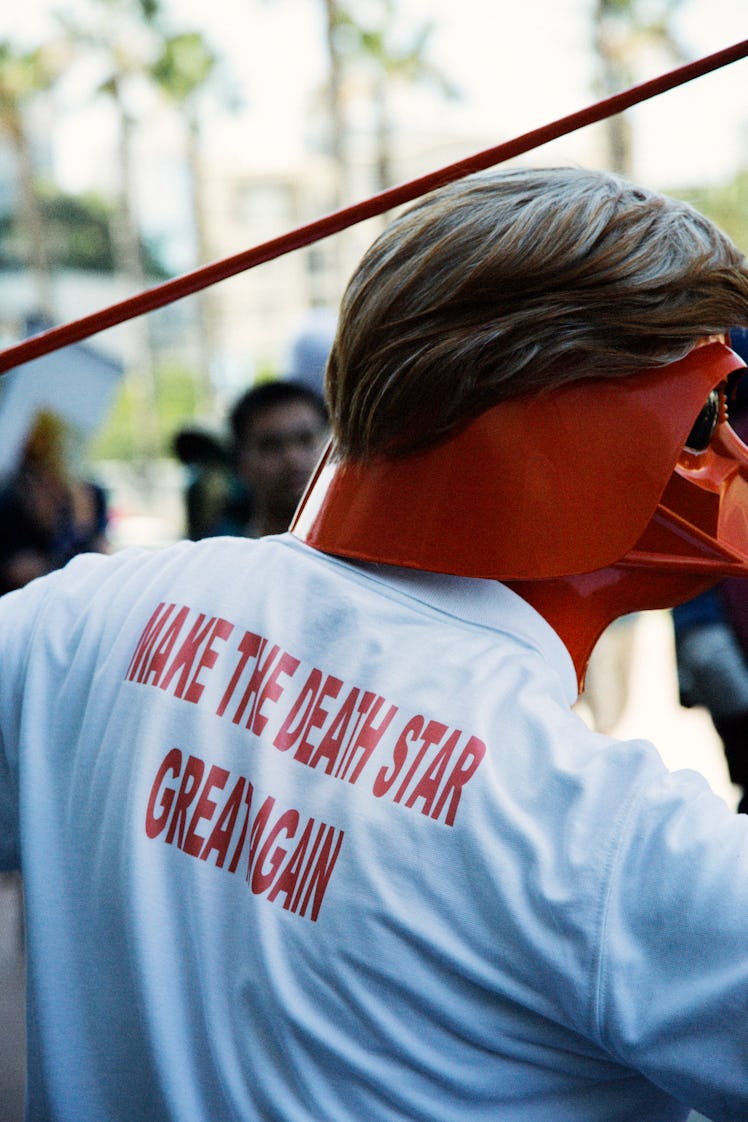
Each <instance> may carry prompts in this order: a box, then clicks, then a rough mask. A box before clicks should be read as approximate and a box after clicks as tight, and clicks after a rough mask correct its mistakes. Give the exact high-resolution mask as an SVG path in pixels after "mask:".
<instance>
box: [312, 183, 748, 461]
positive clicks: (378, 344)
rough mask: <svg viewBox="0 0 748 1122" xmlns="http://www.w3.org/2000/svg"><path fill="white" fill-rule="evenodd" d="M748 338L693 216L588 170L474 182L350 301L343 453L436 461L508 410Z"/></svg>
mask: <svg viewBox="0 0 748 1122" xmlns="http://www.w3.org/2000/svg"><path fill="white" fill-rule="evenodd" d="M747 321H748V271H747V270H746V266H745V262H744V260H743V258H742V255H741V254H740V253H739V252H738V251H737V249H736V248H735V247H734V246H733V245H732V243H731V242H730V241H729V240H728V239H727V238H726V237H725V236H724V235H723V234H721V233H720V231H719V230H717V229H716V228H715V227H714V226H713V224H712V223H711V222H709V221H708V220H707V219H706V218H704V217H703V216H702V215H700V214H698V213H697V212H696V211H694V210H693V209H692V208H691V207H689V206H688V205H687V204H685V203H681V202H677V201H675V200H673V199H669V198H666V197H663V196H662V195H659V194H657V193H655V192H653V191H648V190H646V189H644V188H641V187H638V186H634V185H633V184H631V183H628V182H626V181H625V180H622V179H620V178H619V177H617V176H614V175H610V174H607V173H604V172H597V171H586V170H582V169H578V168H556V169H524V170H523V169H519V170H509V171H507V170H501V171H494V172H491V173H489V174H481V175H477V176H471V177H469V178H467V179H464V180H462V181H460V182H458V183H454V184H451V185H450V186H447V187H445V188H442V189H441V190H440V191H437V192H434V193H433V194H431V195H429V196H427V197H426V198H424V199H423V200H421V201H420V202H418V203H417V204H416V205H414V206H413V207H411V208H410V209H409V210H407V211H406V212H405V213H403V214H402V215H401V216H400V217H399V218H397V219H396V220H395V221H394V222H393V223H392V224H391V225H390V227H389V228H388V229H387V230H386V231H385V232H384V233H383V234H382V235H381V236H380V237H379V238H378V240H377V241H376V242H375V243H374V244H373V246H372V247H371V248H370V249H369V251H368V252H367V253H366V255H365V256H364V258H363V260H362V261H361V263H360V265H359V267H358V269H357V270H356V272H355V273H354V275H353V277H352V279H351V281H350V283H349V285H348V288H347V290H346V292H345V295H344V297H343V302H342V307H341V312H340V318H339V324H338V332H337V336H336V339H335V343H334V345H333V348H332V353H331V356H330V361H329V363H328V371H327V396H328V403H329V405H330V412H331V419H332V426H333V433H334V440H335V445H336V449H337V452H338V454H339V455H341V456H342V457H344V458H346V459H353V460H365V459H367V458H369V457H372V456H376V455H380V454H383V453H384V454H387V455H391V454H400V453H403V452H407V451H409V450H411V449H413V448H416V447H418V446H421V445H427V444H433V443H436V442H438V441H439V440H441V439H443V438H444V437H445V436H447V435H448V434H449V433H450V432H451V431H453V430H454V429H455V428H456V427H458V426H460V425H462V424H464V423H465V422H467V421H468V420H471V419H472V418H474V417H476V416H477V415H478V414H480V413H482V412H483V411H484V410H486V409H488V408H489V407H490V406H493V405H496V404H497V403H499V402H501V401H504V400H507V399H509V398H516V397H518V396H523V395H526V394H529V393H532V392H533V391H535V390H539V389H546V388H552V387H554V386H558V385H560V384H562V383H563V382H568V381H575V380H579V379H585V378H601V377H603V378H617V377H625V376H626V375H629V374H632V373H634V372H637V371H641V370H642V369H646V368H651V367H656V366H662V365H665V364H667V363H670V362H673V361H675V360H676V359H679V358H681V357H683V356H684V355H685V354H687V353H688V351H689V350H690V349H691V347H692V346H693V345H694V343H695V342H696V341H697V340H698V339H699V338H701V337H703V336H708V335H713V334H715V333H718V332H722V331H724V330H726V328H728V327H730V326H733V325H737V324H742V323H746V322H747Z"/></svg>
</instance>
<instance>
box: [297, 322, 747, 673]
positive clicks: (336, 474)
mask: <svg viewBox="0 0 748 1122" xmlns="http://www.w3.org/2000/svg"><path fill="white" fill-rule="evenodd" d="M743 366H744V363H743V361H742V359H740V358H739V357H738V356H737V355H736V354H735V353H734V352H733V351H731V350H730V348H729V347H726V346H724V345H723V344H722V343H710V344H708V345H706V346H703V347H698V348H696V349H695V350H693V351H691V352H690V353H689V354H688V355H687V356H686V357H685V358H683V359H681V360H680V361H679V362H675V363H671V364H670V365H669V366H665V367H661V368H659V369H655V370H647V371H644V372H642V373H641V374H636V375H633V376H631V377H628V378H625V379H618V380H615V379H613V380H611V379H599V380H588V381H581V382H573V383H570V384H567V385H563V386H560V387H557V388H556V389H553V390H549V391H547V392H544V393H539V394H535V395H532V396H527V397H523V398H518V399H516V400H514V401H509V402H504V403H502V404H500V405H496V406H494V407H493V408H491V409H489V410H487V411H486V412H485V413H483V414H481V415H480V416H479V417H478V418H476V419H475V420H474V421H472V422H471V423H470V424H469V425H467V426H466V427H465V428H463V429H461V430H460V431H459V432H458V433H456V434H455V435H453V436H452V437H450V438H448V439H447V440H446V441H443V442H442V443H440V444H438V445H436V446H435V447H433V448H428V449H426V450H425V451H421V452H417V453H414V454H412V455H409V456H404V457H401V458H381V459H378V460H375V461H372V462H371V463H367V464H356V463H346V462H345V461H341V462H336V461H335V460H334V458H333V456H332V452H331V449H329V448H328V450H327V452H326V453H325V455H324V457H323V459H322V461H321V463H320V465H319V467H318V468H317V471H316V473H315V476H314V477H313V479H312V481H311V483H310V485H309V487H308V489H307V492H306V494H305V496H304V498H303V499H302V502H301V505H300V507H299V510H298V511H297V514H296V518H295V520H294V523H293V525H292V531H293V533H294V534H295V535H296V536H297V537H299V538H300V539H301V540H303V541H305V542H307V543H308V544H309V545H311V546H313V547H314V548H316V549H319V550H322V551H323V552H326V553H332V554H337V555H339V556H343V557H350V558H355V559H358V560H365V561H377V562H383V563H386V564H391V565H402V566H406V567H410V568H416V569H425V570H429V571H433V572H442V573H453V574H457V575H460V576H470V577H484V578H491V579H495V580H500V581H503V582H504V583H506V584H508V585H509V586H510V587H512V588H513V589H514V590H515V591H516V592H518V593H519V595H521V596H522V597H523V598H524V599H526V600H528V601H529V602H530V603H532V604H533V605H534V606H535V607H536V608H537V610H538V611H539V612H540V613H541V614H542V615H544V616H545V617H546V619H547V620H548V621H549V623H551V625H552V626H553V627H554V629H555V630H556V631H557V632H558V634H559V635H560V636H561V638H562V639H563V640H564V642H565V643H566V646H567V647H568V648H569V650H570V652H571V655H572V657H573V659H574V662H575V665H576V668H577V676H578V679H579V682H580V686H581V684H582V682H583V679H584V671H585V668H586V665H587V660H588V658H589V655H590V652H591V650H592V647H593V646H594V644H595V643H596V642H597V639H598V637H599V635H600V634H601V633H602V631H603V630H604V628H605V627H607V625H608V624H609V623H610V622H612V620H614V619H616V618H617V617H618V616H620V615H624V614H626V613H627V612H632V611H637V610H641V609H644V608H655V607H657V608H661V607H672V606H674V605H675V604H677V603H681V602H683V601H684V600H687V599H689V598H690V597H691V596H695V595H696V594H697V593H699V592H701V591H703V590H705V589H706V588H708V587H710V586H711V585H713V584H714V583H716V582H717V581H718V580H719V579H720V578H721V577H723V576H727V575H731V576H734V575H745V576H748V448H747V447H746V446H745V445H744V444H742V442H741V441H740V440H739V439H738V438H737V436H736V435H735V433H734V432H733V431H732V429H731V428H730V427H729V425H728V424H727V416H726V407H725V403H724V394H723V393H722V392H720V397H719V402H716V401H715V402H713V405H714V407H715V410H716V413H717V416H716V418H715V420H716V425H715V430H714V433H713V435H712V436H711V440H708V441H707V443H706V445H705V447H704V449H703V450H702V451H699V452H691V451H688V450H687V449H686V448H685V445H686V442H687V441H688V439H689V434H690V433H691V430H692V428H693V426H694V422H695V420H696V418H697V417H698V416H699V414H700V412H701V410H702V408H703V407H704V405H705V402H706V401H707V399H708V398H709V395H710V394H711V392H712V391H713V390H714V389H715V388H717V387H723V386H725V384H726V382H727V379H728V377H729V376H730V375H731V374H733V372H734V371H736V370H738V369H740V368H741V367H743ZM708 435H709V434H708V433H707V437H708Z"/></svg>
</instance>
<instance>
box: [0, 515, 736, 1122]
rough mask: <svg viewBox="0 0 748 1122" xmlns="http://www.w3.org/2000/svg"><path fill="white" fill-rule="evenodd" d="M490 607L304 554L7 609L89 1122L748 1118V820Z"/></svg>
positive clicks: (257, 549) (12, 716)
mask: <svg viewBox="0 0 748 1122" xmlns="http://www.w3.org/2000/svg"><path fill="white" fill-rule="evenodd" d="M575 695H576V689H575V677H574V669H573V666H572V663H571V660H570V658H569V655H568V653H567V651H566V650H565V648H564V647H563V645H562V643H561V641H560V640H559V638H558V637H557V636H556V634H555V633H554V632H553V631H552V630H551V629H550V628H549V627H548V625H547V624H546V623H545V621H544V620H543V619H542V618H541V617H540V616H539V615H538V614H537V613H536V612H535V611H534V610H533V609H532V608H531V607H529V605H527V604H526V603H525V602H524V601H522V600H521V599H519V598H518V597H517V596H515V595H514V594H513V593H512V592H511V591H509V590H508V589H507V588H505V587H503V586H501V585H499V584H496V583H495V582H490V581H477V580H468V579H462V578H452V577H441V576H434V575H429V574H424V573H416V572H412V573H408V572H404V571H401V570H393V569H387V568H378V567H376V566H355V565H350V564H347V563H344V562H341V561H338V560H335V559H333V558H329V557H325V556H324V555H322V554H319V553H316V552H314V551H312V550H310V549H308V548H306V547H305V546H303V545H301V544H299V543H298V542H296V541H295V540H294V539H293V538H291V537H290V536H287V535H284V536H283V537H281V538H270V539H264V540H261V541H249V540H245V539H227V538H223V539H215V540H208V541H204V542H199V543H181V544H179V545H177V546H174V547H172V548H169V549H166V550H163V551H157V552H147V551H135V552H131V551H128V552H126V553H122V554H117V555H115V556H114V557H111V558H104V557H98V556H97V557H93V556H92V557H82V558H79V559H77V560H75V561H73V562H72V563H71V564H70V565H69V566H68V567H67V569H66V570H64V571H63V572H60V573H56V574H54V575H52V576H51V577H49V578H45V579H44V580H42V581H38V582H35V583H34V584H32V585H30V586H28V587H27V588H26V589H25V590H23V591H22V592H20V593H13V594H11V595H9V596H7V597H4V598H3V599H2V600H0V863H1V864H2V865H3V866H4V867H13V866H14V864H15V863H16V862H17V861H18V860H20V865H21V867H22V869H23V875H24V883H25V889H26V906H27V938H28V1002H29V1005H28V1034H29V1096H30V1098H29V1106H28V1115H29V1117H30V1118H31V1119H34V1120H36V1119H48V1118H54V1119H55V1120H56V1122H87V1120H88V1119H91V1120H92V1122H93V1120H96V1122H115V1120H117V1122H119V1120H122V1122H146V1120H147V1122H167V1120H180V1122H202V1120H205V1122H228V1120H233V1119H236V1120H241V1122H251V1120H255V1119H256V1120H261V1122H275V1120H278V1122H281V1120H282V1122H352V1120H356V1122H364V1120H365V1122H384V1120H388V1122H395V1120H397V1122H402V1120H404V1119H409V1120H421V1122H477V1120H481V1122H483V1120H488V1119H490V1120H491V1122H497V1120H500V1122H520V1120H521V1122H665V1120H676V1119H678V1120H680V1119H684V1118H685V1117H686V1115H687V1113H688V1109H687V1107H688V1106H692V1107H695V1108H697V1109H699V1110H701V1111H703V1112H704V1113H705V1114H707V1115H708V1116H709V1117H710V1118H712V1119H714V1120H716V1122H720V1120H724V1119H743V1120H744V1119H746V1118H748V1032H746V1027H745V1026H746V1014H748V952H747V950H746V938H747V936H746V928H747V927H748V820H747V819H746V818H745V817H743V816H736V815H733V814H731V813H730V811H729V810H728V808H727V807H726V806H725V805H724V803H723V802H722V801H721V800H720V799H718V798H717V797H715V796H714V795H713V794H712V793H711V792H710V790H709V788H708V786H707V784H706V783H705V782H704V780H703V779H702V778H701V777H699V776H697V775H696V774H694V773H690V772H680V773H677V774H674V775H671V774H669V773H668V772H667V771H666V770H665V768H664V767H663V765H662V763H661V761H660V758H659V756H658V754H657V752H656V750H655V749H654V748H653V747H652V746H651V745H649V744H646V743H642V742H629V743H619V742H616V741H613V740H609V739H607V738H605V737H601V736H598V735H595V734H593V733H592V732H590V731H589V730H588V729H587V728H586V726H585V725H584V724H583V722H582V721H581V720H580V719H579V718H578V717H577V716H576V715H575V714H574V713H573V712H572V711H571V708H570V706H571V704H572V703H573V701H574V700H575Z"/></svg>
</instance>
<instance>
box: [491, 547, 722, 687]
mask: <svg viewBox="0 0 748 1122" xmlns="http://www.w3.org/2000/svg"><path fill="white" fill-rule="evenodd" d="M716 579H717V578H716V577H715V576H714V575H710V576H704V575H703V574H702V575H694V574H693V573H673V572H656V571H652V570H651V569H649V570H645V569H637V568H633V567H631V568H630V567H628V566H627V565H625V564H623V563H620V562H619V563H618V564H616V565H611V566H609V567H608V568H607V569H598V570H596V571H595V572H593V573H578V574H574V575H572V576H567V577H558V578H556V579H554V580H537V581H506V582H505V583H506V584H507V586H508V587H509V588H511V589H512V591H514V592H516V593H517V595H518V596H521V597H522V599H523V600H526V601H527V602H528V604H531V605H532V607H533V608H535V610H536V611H537V612H539V614H540V615H541V616H543V618H544V619H545V620H546V622H547V623H549V624H550V625H551V627H552V628H553V630H554V631H555V632H556V634H557V635H558V636H559V638H560V639H561V640H562V641H563V643H564V645H565V646H566V648H567V650H568V651H569V654H570V655H571V657H572V660H573V662H574V667H575V669H576V672H577V685H578V688H579V692H580V693H581V692H582V690H583V689H584V678H585V674H586V671H587V663H588V662H589V659H590V655H591V654H592V650H593V648H594V646H595V644H596V643H597V640H598V639H599V638H600V636H601V635H602V633H603V631H604V630H605V628H606V627H608V626H609V624H611V623H612V622H613V621H614V620H616V619H618V618H619V617H620V616H624V615H628V614H629V612H638V611H644V610H647V609H653V608H671V607H673V606H674V605H675V604H682V603H684V602H685V601H686V600H690V599H691V598H692V597H694V596H697V595H698V594H699V593H700V592H705V591H706V589H707V588H711V587H712V585H713V584H714V583H715V581H716Z"/></svg>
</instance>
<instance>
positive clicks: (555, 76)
mask: <svg viewBox="0 0 748 1122" xmlns="http://www.w3.org/2000/svg"><path fill="white" fill-rule="evenodd" d="M163 2H164V4H165V6H166V8H167V10H169V11H170V12H171V13H172V18H173V20H174V25H175V27H177V26H179V27H180V29H183V28H185V27H195V28H198V29H200V30H202V31H203V32H204V33H205V34H206V35H207V36H208V37H209V39H210V40H211V42H213V43H214V44H215V46H216V47H217V48H218V50H219V51H220V52H221V53H223V54H224V55H225V56H226V58H227V60H228V64H229V70H230V72H231V84H232V89H233V91H234V92H235V93H236V94H238V95H239V98H240V100H241V101H242V102H243V103H244V105H245V107H246V110H245V112H246V117H247V121H245V122H243V125H242V127H243V130H244V131H243V132H242V134H241V135H242V137H243V142H242V148H243V155H244V158H245V159H246V160H247V162H248V163H254V164H255V165H257V164H262V163H263V162H264V163H266V164H272V163H274V162H276V163H277V162H283V161H284V160H293V159H295V158H296V156H297V155H298V152H299V151H300V150H301V145H302V144H303V137H304V129H305V127H306V122H307V121H308V113H309V106H310V103H311V102H312V100H313V98H314V97H315V96H318V94H319V89H320V87H321V84H322V81H323V78H324V53H323V49H322V39H321V10H322V4H321V2H320V0H210V2H209V3H207V2H206V0H163ZM652 2H653V6H656V0H652ZM82 3H85V0H24V3H23V4H21V5H17V4H11V3H10V2H6V3H3V4H2V5H1V7H0V37H2V36H5V35H11V36H13V37H15V38H18V37H23V38H25V40H26V41H27V42H34V41H38V39H39V38H40V37H41V36H43V34H44V28H45V26H46V24H45V20H46V19H47V18H48V13H49V11H50V10H55V9H57V10H59V9H61V8H62V10H64V11H67V12H75V11H76V9H79V8H80V6H81V4H82ZM591 8H592V0H398V2H397V21H398V26H399V27H400V28H401V29H402V33H403V35H404V37H407V35H408V32H409V30H412V29H413V28H416V27H418V26H420V25H422V24H423V23H425V22H433V23H434V34H433V37H432V40H431V48H430V57H431V58H432V59H433V61H434V62H435V63H436V65H437V66H438V67H439V68H440V69H441V70H442V72H443V73H444V74H446V75H447V76H448V77H449V78H450V80H451V81H452V82H453V83H454V85H455V86H456V87H457V88H458V89H459V91H460V93H461V97H460V99H459V101H457V102H455V103H454V104H451V105H445V104H443V103H442V104H440V105H439V107H438V110H436V111H438V113H439V115H440V119H441V120H443V122H444V123H445V125H446V126H447V127H448V128H449V129H450V131H453V132H454V133H456V134H457V135H459V136H464V138H465V152H464V155H466V156H467V155H470V154H471V152H472V151H473V150H475V149H474V148H471V144H472V145H475V144H476V143H478V144H479V145H482V146H484V147H490V146H492V145H493V144H496V143H500V142H501V141H502V140H505V139H507V138H509V137H512V136H516V135H520V134H521V133H524V132H526V131H528V130H529V129H532V128H535V127H537V126H539V125H542V124H545V123H547V122H549V121H552V120H555V119H556V118H558V117H560V116H563V115H565V114H567V113H570V112H572V111H574V110H577V109H580V108H582V107H584V106H585V105H587V104H589V103H591V102H592V101H594V100H595V94H594V91H593V88H592V56H591V53H590V50H589V43H590V39H591V14H590V13H591ZM675 27H676V31H677V33H678V35H679V38H680V40H681V41H682V43H683V45H684V48H685V50H686V53H687V56H688V58H689V59H692V58H699V57H702V56H704V55H706V54H709V53H711V52H713V51H716V50H719V49H720V48H722V47H726V46H729V45H731V44H733V43H735V42H737V41H739V40H742V39H745V38H748V0H682V3H681V8H680V14H679V16H678V18H677V22H676V24H675ZM672 65H673V63H672V62H671V61H670V60H668V59H665V58H662V57H657V56H652V57H649V58H644V59H642V60H641V65H640V70H639V73H637V75H636V81H643V80H646V79H648V78H652V77H655V76H656V75H658V74H660V73H663V72H664V71H666V70H668V69H670V68H671V67H672ZM436 106H437V102H436V101H435V99H434V96H433V95H430V96H429V95H427V94H425V93H424V92H420V93H413V92H412V91H411V92H410V93H409V94H408V96H407V97H403V98H402V99H401V101H400V102H399V103H397V105H396V112H397V115H398V119H399V120H401V121H402V122H406V121H407V122H408V123H409V125H410V126H411V127H412V126H413V125H415V126H417V123H418V115H419V114H423V117H424V119H426V118H427V117H430V120H431V121H433V115H434V113H435V107H436ZM631 115H632V119H633V121H634V123H635V126H636V136H637V145H636V162H637V166H636V175H637V177H639V178H642V179H644V180H646V181H648V182H650V184H651V185H652V186H662V185H664V184H666V183H668V182H671V183H679V184H680V183H688V182H699V181H701V182H703V181H705V180H715V179H720V178H722V177H726V176H728V175H729V174H730V173H731V171H732V170H734V169H735V168H736V167H737V166H740V164H741V163H742V164H745V163H746V162H748V60H744V61H742V62H739V63H734V64H732V65H731V66H729V67H726V68H724V69H723V70H721V71H719V72H717V73H715V74H712V75H707V76H705V77H703V78H700V79H698V80H697V81H695V82H692V83H690V84H689V85H688V86H686V87H683V88H682V89H680V90H676V91H673V92H670V93H667V94H664V95H661V96H660V97H659V98H656V99H653V100H651V101H649V102H647V103H646V104H645V105H644V106H642V107H639V108H636V109H634V110H632V111H631ZM236 124H237V122H236V119H234V121H233V122H232V123H231V125H227V124H226V123H222V122H221V121H220V120H219V118H218V117H216V120H215V121H213V122H211V128H210V129H209V134H210V135H209V143H210V142H211V141H212V143H214V144H215V145H216V147H219V146H221V145H224V146H225V145H226V144H231V143H232V140H231V133H230V132H227V131H226V130H227V129H229V128H233V129H236ZM585 145H586V138H584V137H583V136H581V135H580V136H577V137H572V138H569V139H568V140H566V141H564V142H563V143H561V144H559V145H557V146H556V147H555V148H554V150H553V152H552V153H551V154H552V155H553V156H555V157H556V158H561V159H563V158H567V159H571V160H579V161H580V162H583V161H584V160H585V159H586V158H588V151H587V148H586V146H585ZM58 148H59V150H60V152H61V153H62V154H61V156H60V160H61V163H62V165H63V168H66V169H67V171H66V174H67V175H68V178H69V180H70V182H69V183H68V184H66V185H67V186H70V187H71V188H72V189H77V188H81V187H83V186H85V183H84V182H83V181H84V180H85V179H86V178H87V177H90V176H92V175H95V166H96V164H97V162H98V164H99V166H100V165H101V163H102V160H101V153H100V151H99V153H98V156H97V150H96V124H95V119H94V118H93V117H92V116H91V111H90V110H84V109H83V108H82V107H79V108H78V109H77V111H74V112H70V113H69V114H68V117H67V120H66V122H65V124H64V125H63V127H62V129H61V131H60V134H59V143H58ZM478 150H480V147H479V148H478ZM239 154H241V153H239Z"/></svg>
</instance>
